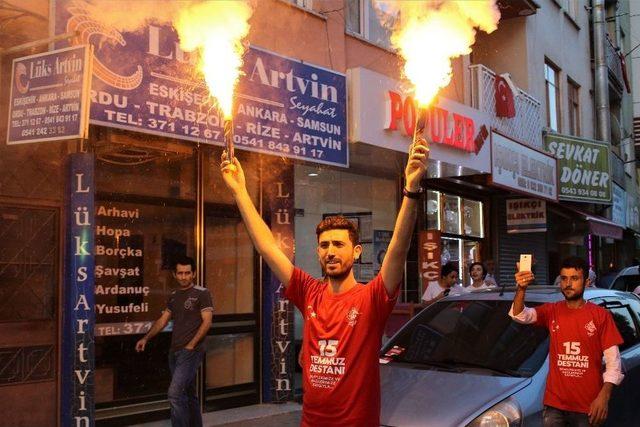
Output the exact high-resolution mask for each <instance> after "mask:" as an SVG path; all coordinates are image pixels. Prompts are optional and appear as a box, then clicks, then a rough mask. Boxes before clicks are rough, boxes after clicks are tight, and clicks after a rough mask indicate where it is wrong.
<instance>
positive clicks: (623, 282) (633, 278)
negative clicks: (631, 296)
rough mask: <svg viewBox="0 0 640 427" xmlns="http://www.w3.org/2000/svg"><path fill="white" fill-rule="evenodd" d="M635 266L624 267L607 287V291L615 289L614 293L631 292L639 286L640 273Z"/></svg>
mask: <svg viewBox="0 0 640 427" xmlns="http://www.w3.org/2000/svg"><path fill="white" fill-rule="evenodd" d="M639 268H640V267H638V266H637V265H635V266H633V267H626V268H623V269H622V270H620V272H619V273H618V275H617V276H616V278H615V279H613V281H612V282H611V284H610V285H609V289H615V290H616V291H626V292H633V291H634V290H635V289H636V288H637V287H638V286H640V271H639Z"/></svg>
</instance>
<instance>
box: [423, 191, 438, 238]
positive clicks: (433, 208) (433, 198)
mask: <svg viewBox="0 0 640 427" xmlns="http://www.w3.org/2000/svg"><path fill="white" fill-rule="evenodd" d="M425 210H426V212H427V229H428V230H440V193H439V192H438V191H431V190H429V191H427V206H426V208H425Z"/></svg>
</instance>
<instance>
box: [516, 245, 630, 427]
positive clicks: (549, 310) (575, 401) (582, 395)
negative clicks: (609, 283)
mask: <svg viewBox="0 0 640 427" xmlns="http://www.w3.org/2000/svg"><path fill="white" fill-rule="evenodd" d="M522 267H523V266H519V270H520V271H519V272H518V273H516V275H515V278H516V283H517V285H518V289H517V291H516V294H515V297H514V299H513V305H512V307H511V311H509V315H510V316H511V317H512V318H513V319H514V320H515V321H516V322H519V323H525V324H529V323H534V324H536V325H539V326H543V327H546V328H547V329H548V330H549V335H550V344H549V374H548V376H547V385H546V389H545V393H544V414H543V425H544V426H545V427H546V426H565V425H569V426H580V427H581V426H585V427H588V426H589V425H595V426H597V425H600V424H602V423H603V422H604V421H605V420H606V418H607V412H608V405H609V398H610V396H611V391H612V390H613V387H614V386H616V385H619V384H620V382H621V381H622V379H623V378H624V375H622V370H621V361H620V351H619V349H618V345H619V344H621V343H622V342H623V340H622V337H621V336H620V333H619V332H618V329H617V328H616V325H615V323H614V322H613V318H612V317H611V314H610V313H609V312H608V311H607V310H606V309H604V308H602V307H600V306H598V305H595V304H593V303H590V302H587V301H585V300H584V298H583V295H584V289H585V287H586V286H588V284H589V279H588V275H589V268H588V266H587V263H586V262H585V261H584V260H583V259H581V258H577V257H571V258H567V259H565V260H564V261H563V262H562V264H561V267H560V277H561V283H560V287H561V290H562V294H563V295H564V298H565V299H564V300H563V301H557V302H554V303H546V304H542V305H539V306H537V307H535V308H530V307H525V305H524V299H525V293H526V290H527V286H529V285H530V284H531V283H532V282H533V280H534V275H533V273H532V272H531V271H530V270H531V267H530V264H529V269H528V270H524V269H523V268H522ZM603 355H604V359H605V365H606V370H605V372H604V374H602V375H601V371H602V357H603Z"/></svg>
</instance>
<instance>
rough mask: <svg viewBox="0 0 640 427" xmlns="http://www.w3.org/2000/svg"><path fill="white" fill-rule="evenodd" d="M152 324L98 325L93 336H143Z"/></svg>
mask: <svg viewBox="0 0 640 427" xmlns="http://www.w3.org/2000/svg"><path fill="white" fill-rule="evenodd" d="M152 324H153V322H122V323H99V324H97V325H96V327H95V336H97V337H105V336H112V335H135V334H144V333H146V332H147V331H148V330H149V329H150V328H151V325H152Z"/></svg>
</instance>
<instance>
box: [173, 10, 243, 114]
mask: <svg viewBox="0 0 640 427" xmlns="http://www.w3.org/2000/svg"><path fill="white" fill-rule="evenodd" d="M252 13H253V10H252V9H251V7H250V5H249V4H248V2H246V1H240V0H230V1H208V2H202V3H197V4H192V5H191V6H190V7H188V8H184V9H180V11H179V14H178V17H177V19H176V20H175V22H174V27H175V28H176V30H177V31H178V35H179V36H180V48H182V49H183V50H185V51H194V50H196V49H197V50H199V51H200V61H199V70H200V71H201V72H202V74H203V75H204V78H205V81H206V82H207V86H208V87H209V93H210V94H211V95H212V96H213V97H215V98H216V100H217V101H218V105H219V106H220V109H221V110H222V112H223V114H224V116H225V119H231V116H232V107H233V91H234V88H235V85H236V82H237V81H238V77H239V76H240V72H241V71H240V69H241V67H242V55H243V53H244V51H245V47H244V46H243V44H242V40H243V39H244V37H246V36H247V34H248V33H249V23H248V21H249V18H250V17H251V14H252Z"/></svg>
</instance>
